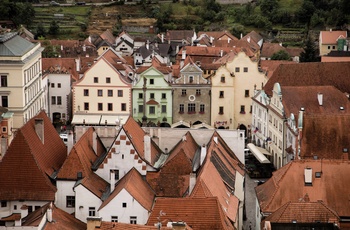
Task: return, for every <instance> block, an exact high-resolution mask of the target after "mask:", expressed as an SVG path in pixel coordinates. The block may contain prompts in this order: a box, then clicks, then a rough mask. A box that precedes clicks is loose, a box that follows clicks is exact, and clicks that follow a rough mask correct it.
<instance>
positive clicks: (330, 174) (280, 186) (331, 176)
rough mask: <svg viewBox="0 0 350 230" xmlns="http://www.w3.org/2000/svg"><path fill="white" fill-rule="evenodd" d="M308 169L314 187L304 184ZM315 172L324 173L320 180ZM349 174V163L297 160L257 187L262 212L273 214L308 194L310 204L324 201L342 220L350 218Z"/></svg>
mask: <svg viewBox="0 0 350 230" xmlns="http://www.w3.org/2000/svg"><path fill="white" fill-rule="evenodd" d="M307 167H308V168H311V169H312V186H306V185H305V182H304V170H305V168H307ZM315 172H322V173H321V177H320V178H315ZM349 173H350V161H343V160H326V159H323V160H294V161H292V162H290V163H288V164H287V165H285V166H283V167H282V168H280V169H278V170H277V171H276V172H274V173H273V176H272V177H271V178H270V179H269V180H267V181H266V182H265V183H264V184H262V185H259V186H257V187H256V189H255V190H256V194H257V198H258V202H259V204H260V208H261V210H262V212H264V213H273V212H275V211H277V210H278V209H279V208H280V207H282V206H283V205H285V204H286V203H287V202H298V201H299V200H300V199H302V198H303V197H304V196H305V194H308V196H309V199H310V202H317V201H322V202H324V204H325V205H326V206H328V207H329V208H331V209H333V210H334V211H335V212H337V213H338V215H339V216H350V204H349V202H348V200H349V194H348V191H349V189H350V188H349V185H350V177H349V176H348V175H349ZM290 185H293V186H290Z"/></svg>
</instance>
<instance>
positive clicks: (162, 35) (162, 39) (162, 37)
mask: <svg viewBox="0 0 350 230" xmlns="http://www.w3.org/2000/svg"><path fill="white" fill-rule="evenodd" d="M160 37H161V41H162V43H164V34H161V35H160Z"/></svg>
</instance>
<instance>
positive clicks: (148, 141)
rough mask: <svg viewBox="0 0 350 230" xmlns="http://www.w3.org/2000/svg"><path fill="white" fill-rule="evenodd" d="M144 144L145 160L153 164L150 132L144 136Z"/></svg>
mask: <svg viewBox="0 0 350 230" xmlns="http://www.w3.org/2000/svg"><path fill="white" fill-rule="evenodd" d="M143 144H144V147H143V151H144V156H145V160H146V161H147V162H148V163H150V164H151V137H150V136H149V135H148V134H145V136H144V137H143Z"/></svg>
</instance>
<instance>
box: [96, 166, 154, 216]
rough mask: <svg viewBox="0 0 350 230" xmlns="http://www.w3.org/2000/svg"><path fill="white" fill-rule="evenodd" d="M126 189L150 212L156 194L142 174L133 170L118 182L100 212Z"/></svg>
mask: <svg viewBox="0 0 350 230" xmlns="http://www.w3.org/2000/svg"><path fill="white" fill-rule="evenodd" d="M111 186H112V185H111ZM123 189H125V190H126V191H128V193H129V194H130V195H131V196H132V197H133V198H134V199H135V200H136V201H137V202H139V203H140V205H141V206H142V207H144V208H145V209H147V210H148V211H150V210H151V209H152V205H153V200H154V196H155V193H154V191H152V189H151V187H150V186H149V185H148V184H147V182H146V181H144V180H143V178H142V176H141V174H140V173H139V172H138V171H137V170H136V169H135V168H132V169H130V171H129V172H128V173H127V174H126V175H125V176H124V177H123V178H122V179H121V180H120V181H119V182H118V184H117V185H116V186H115V188H114V190H113V192H112V194H111V195H110V196H109V197H108V198H107V199H106V200H105V201H104V202H103V203H102V205H101V206H100V208H99V210H101V209H102V208H103V207H105V206H106V205H107V204H108V203H109V202H110V201H111V200H112V199H113V198H114V197H115V196H116V195H118V194H119V193H120V191H121V190H123Z"/></svg>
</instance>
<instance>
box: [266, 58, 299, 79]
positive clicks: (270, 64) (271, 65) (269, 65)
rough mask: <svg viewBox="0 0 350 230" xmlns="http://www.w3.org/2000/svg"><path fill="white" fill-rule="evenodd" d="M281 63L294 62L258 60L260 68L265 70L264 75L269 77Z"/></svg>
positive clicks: (289, 62)
mask: <svg viewBox="0 0 350 230" xmlns="http://www.w3.org/2000/svg"><path fill="white" fill-rule="evenodd" d="M281 64H295V62H293V61H281V60H260V67H261V70H262V71H264V72H265V75H266V76H267V78H268V79H269V78H270V77H271V76H272V74H273V72H274V71H275V70H276V69H277V67H278V66H279V65H281Z"/></svg>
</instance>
